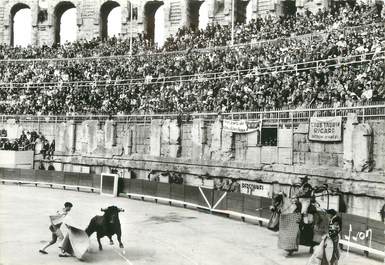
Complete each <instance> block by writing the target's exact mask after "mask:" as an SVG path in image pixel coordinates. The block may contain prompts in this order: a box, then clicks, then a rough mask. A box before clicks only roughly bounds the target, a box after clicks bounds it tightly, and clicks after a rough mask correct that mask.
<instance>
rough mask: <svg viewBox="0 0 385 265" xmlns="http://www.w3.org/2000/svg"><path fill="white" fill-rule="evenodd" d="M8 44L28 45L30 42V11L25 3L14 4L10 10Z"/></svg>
mask: <svg viewBox="0 0 385 265" xmlns="http://www.w3.org/2000/svg"><path fill="white" fill-rule="evenodd" d="M10 30H11V34H10V37H11V38H10V39H11V40H10V45H11V46H22V47H25V46H28V45H30V44H31V43H32V13H31V8H30V7H29V6H28V5H26V4H22V3H19V4H16V5H14V6H13V7H12V8H11V12H10Z"/></svg>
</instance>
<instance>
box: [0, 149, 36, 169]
mask: <svg viewBox="0 0 385 265" xmlns="http://www.w3.org/2000/svg"><path fill="white" fill-rule="evenodd" d="M0 167H6V168H23V169H33V151H5V150H0Z"/></svg>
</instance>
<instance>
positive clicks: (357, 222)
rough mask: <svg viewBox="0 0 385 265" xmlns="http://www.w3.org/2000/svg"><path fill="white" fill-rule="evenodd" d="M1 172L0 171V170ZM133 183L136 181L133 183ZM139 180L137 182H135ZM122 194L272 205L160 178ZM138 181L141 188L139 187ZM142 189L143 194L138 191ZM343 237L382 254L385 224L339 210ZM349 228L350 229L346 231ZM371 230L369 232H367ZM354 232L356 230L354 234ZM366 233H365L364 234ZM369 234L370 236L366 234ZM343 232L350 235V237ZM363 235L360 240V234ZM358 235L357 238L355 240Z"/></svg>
mask: <svg viewBox="0 0 385 265" xmlns="http://www.w3.org/2000/svg"><path fill="white" fill-rule="evenodd" d="M0 174H1V173H0ZM133 183H135V184H134V185H133ZM138 183H140V184H138ZM122 185H124V187H122V189H121V190H122V191H124V192H122V193H121V194H119V195H120V196H123V197H130V198H131V197H138V198H142V199H145V198H146V199H149V200H154V201H156V202H157V201H164V202H168V203H169V204H178V205H184V206H186V205H188V206H192V207H194V208H201V209H202V208H203V209H206V210H208V211H209V212H210V213H220V214H225V215H227V216H237V217H241V218H242V220H245V219H250V220H256V221H259V224H260V225H262V223H267V222H268V220H269V218H270V215H271V211H270V209H269V206H270V205H272V201H271V199H270V198H264V197H258V196H253V195H247V194H242V193H234V192H224V191H218V190H212V189H206V188H201V187H196V186H190V185H179V184H167V183H160V182H150V181H138V180H130V179H124V182H123V184H122ZM138 185H140V189H139V188H138ZM139 191H142V192H143V194H140V193H137V192H139ZM341 217H342V223H343V225H342V232H341V235H342V238H341V240H340V243H341V244H342V245H344V246H345V247H348V248H356V249H360V250H362V251H365V253H373V254H376V255H381V256H384V257H385V252H384V246H385V237H384V231H385V224H384V223H381V222H380V221H375V220H371V219H368V218H365V217H361V216H356V215H350V214H342V215H341ZM349 231H350V233H349ZM369 231H370V234H369ZM354 233H355V234H354ZM364 234H365V236H363V235H364ZM367 235H368V236H369V235H371V237H370V238H369V237H368V236H367ZM345 236H350V237H349V239H347V238H345ZM360 237H361V238H362V239H361V241H362V242H359V241H358V240H359V238H360ZM355 238H357V240H355Z"/></svg>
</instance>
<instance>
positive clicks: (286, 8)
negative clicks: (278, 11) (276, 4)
mask: <svg viewBox="0 0 385 265" xmlns="http://www.w3.org/2000/svg"><path fill="white" fill-rule="evenodd" d="M281 3H282V14H283V15H284V16H294V15H295V14H296V13H297V7H296V5H295V0H286V1H282V2H281Z"/></svg>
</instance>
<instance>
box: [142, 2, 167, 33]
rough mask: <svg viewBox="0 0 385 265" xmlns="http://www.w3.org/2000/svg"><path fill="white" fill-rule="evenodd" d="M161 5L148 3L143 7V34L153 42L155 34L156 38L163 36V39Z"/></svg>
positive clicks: (162, 12)
mask: <svg viewBox="0 0 385 265" xmlns="http://www.w3.org/2000/svg"><path fill="white" fill-rule="evenodd" d="M163 4H164V3H163V1H150V2H147V3H146V5H145V6H144V17H145V19H144V32H145V33H146V38H147V39H149V40H151V41H154V40H155V32H156V35H157V38H159V37H160V36H163V39H164V19H162V16H163V18H164V10H163V8H161V7H162V6H163ZM158 11H160V12H158ZM155 21H156V29H155ZM158 41H159V40H158Z"/></svg>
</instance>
